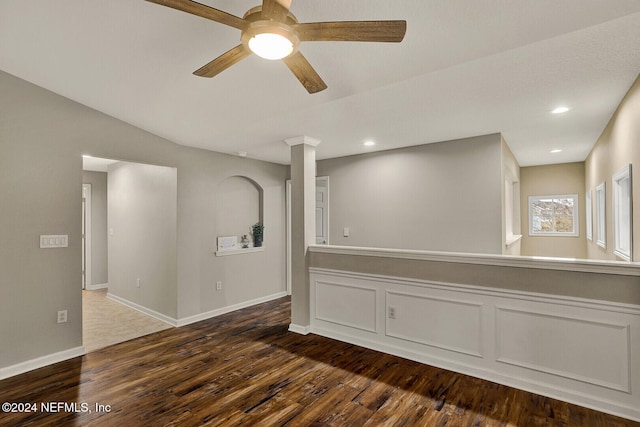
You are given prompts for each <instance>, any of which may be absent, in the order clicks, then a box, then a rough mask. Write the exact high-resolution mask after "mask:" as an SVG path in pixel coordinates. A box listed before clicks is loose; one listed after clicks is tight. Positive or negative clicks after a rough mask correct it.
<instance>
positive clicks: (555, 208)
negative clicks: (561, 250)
mask: <svg viewBox="0 0 640 427" xmlns="http://www.w3.org/2000/svg"><path fill="white" fill-rule="evenodd" d="M529 235H530V236H577V235H578V195H577V194H571V195H564V196H530V197H529Z"/></svg>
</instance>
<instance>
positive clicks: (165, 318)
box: [107, 293, 178, 326]
mask: <svg viewBox="0 0 640 427" xmlns="http://www.w3.org/2000/svg"><path fill="white" fill-rule="evenodd" d="M107 298H109V299H110V300H112V301H115V302H119V303H120V304H122V305H126V306H127V307H129V308H132V309H134V310H137V311H139V312H140V313H144V314H146V315H147V316H151V317H153V318H155V319H158V320H160V321H162V322H164V323H167V324H169V325H171V326H178V321H177V320H176V319H174V318H173V317H171V316H167V315H166V314H162V313H160V312H157V311H155V310H152V309H150V308H147V307H144V306H142V305H139V304H136V303H135V302H131V301H129V300H128V299H126V298H122V297H119V296H117V295H114V294H112V293H107Z"/></svg>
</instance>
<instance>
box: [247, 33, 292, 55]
mask: <svg viewBox="0 0 640 427" xmlns="http://www.w3.org/2000/svg"><path fill="white" fill-rule="evenodd" d="M248 43H249V49H251V51H252V52H253V53H255V54H256V55H258V56H259V57H260V58H264V59H271V60H276V59H282V58H286V57H287V56H289V55H291V52H293V43H291V40H289V39H288V38H286V37H284V36H281V35H280V34H273V33H262V34H256V35H255V36H253V37H251V38H250V39H249V42H248Z"/></svg>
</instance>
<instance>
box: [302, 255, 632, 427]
mask: <svg viewBox="0 0 640 427" xmlns="http://www.w3.org/2000/svg"><path fill="white" fill-rule="evenodd" d="M489 267H490V266H489ZM309 273H310V275H309V279H310V282H309V283H310V286H311V293H310V298H311V301H310V307H311V326H310V332H312V333H315V334H318V335H323V336H326V337H329V338H334V339H338V340H341V341H346V342H350V343H353V344H357V345H361V346H364V347H368V348H371V349H374V350H379V351H383V352H386V353H390V354H395V355H397V356H401V357H405V358H408V359H412V360H416V361H418V362H422V363H428V364H430V365H433V366H438V367H441V368H444V369H449V370H453V371H457V372H461V373H464V374H468V375H472V376H476V377H479V378H484V379H487V380H490V381H494V382H497V383H501V384H505V385H508V386H512V387H517V388H520V389H523V390H527V391H531V392H533V393H538V394H542V395H545V396H549V397H553V398H556V399H560V400H564V401H566V402H570V403H575V404H578V405H582V406H586V407H590V408H594V409H597V410H600V411H604V412H608V413H611V414H614V415H619V416H623V417H626V418H629V419H632V420H636V421H640V307H639V306H637V305H630V304H620V303H613V302H607V301H598V300H590V299H584V298H575V297H568V296H559V295H548V294H539V293H528V292H522V291H515V290H510V289H503V288H497V287H496V288H489V287H486V286H473V285H469V284H456V283H443V282H433V281H425V280H418V279H409V278H398V277H390V276H384V275H379V274H368V273H359V272H349V271H340V270H329V269H322V268H310V269H309ZM571 274H573V273H571ZM576 274H580V273H579V272H576ZM602 274H603V275H606V273H602ZM558 277H560V278H562V279H560V278H559V279H558V280H563V279H564V278H566V272H564V273H563V274H559V276H558ZM605 279H606V278H602V277H600V278H598V279H597V280H602V283H603V285H605V286H606V280H605ZM390 309H392V310H391V311H390Z"/></svg>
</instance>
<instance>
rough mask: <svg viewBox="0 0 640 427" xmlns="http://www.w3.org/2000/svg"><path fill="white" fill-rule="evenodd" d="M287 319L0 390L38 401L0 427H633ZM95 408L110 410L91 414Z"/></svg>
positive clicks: (263, 314) (228, 325) (135, 344)
mask: <svg viewBox="0 0 640 427" xmlns="http://www.w3.org/2000/svg"><path fill="white" fill-rule="evenodd" d="M289 314H290V300H289V299H288V298H282V299H279V300H276V301H272V302H268V303H265V304H260V305H257V306H254V307H250V308H247V309H243V310H239V311H236V312H234V313H230V314H227V315H223V316H219V317H217V318H214V319H210V320H207V321H203V322H199V323H196V324H193V325H189V326H185V327H182V328H175V329H169V330H165V331H161V332H158V333H155V334H152V335H147V336H144V337H141V338H137V339H135V340H131V341H128V342H124V343H121V344H116V345H113V346H111V347H107V348H104V349H101V350H98V351H96V352H93V353H90V354H87V355H86V356H83V357H79V358H75V359H72V360H69V361H66V362H62V363H58V364H56V365H52V366H48V367H45V368H42V369H38V370H35V371H32V372H28V373H26V374H22V375H19V376H16V377H13V378H9V379H6V380H4V381H0V403H1V402H14V403H18V402H22V403H29V404H34V403H35V404H36V406H37V409H38V410H37V412H31V413H27V412H22V413H5V412H0V425H1V426H44V425H46V426H49V425H54V426H136V427H137V426H181V427H182V426H203V425H206V426H236V425H237V426H281V425H286V426H444V425H447V426H507V425H508V426H639V425H640V423H634V422H632V421H629V420H625V419H622V418H618V417H614V416H610V415H607V414H603V413H600V412H597V411H593V410H589V409H585V408H582V407H579V406H575V405H571V404H568V403H564V402H561V401H557V400H554V399H550V398H546V397H542V396H539V395H535V394H532V393H527V392H524V391H520V390H517V389H514V388H510V387H506V386H502V385H498V384H495V383H492V382H488V381H483V380H479V379H477V378H473V377H469V376H466V375H461V374H456V373H453V372H450V371H445V370H442V369H437V368H434V367H430V366H427V365H422V364H419V363H416V362H412V361H409V360H405V359H402V358H399V357H394V356H390V355H387V354H383V353H379V352H376V351H372V350H367V349H364V348H361V347H358V346H354V345H350V344H346V343H342V342H338V341H333V340H330V339H326V338H323V337H318V336H315V335H308V336H301V335H297V334H294V333H290V332H288V331H287V328H288V324H289V319H290V317H289ZM49 402H63V405H64V403H66V404H67V405H69V404H72V403H76V404H77V405H78V407H77V412H75V411H74V410H75V409H76V408H73V407H67V408H64V406H62V407H61V408H59V407H57V406H54V408H53V409H57V410H58V412H53V411H52V410H51V409H52V408H51V407H49V408H46V407H45V408H44V409H45V410H42V405H43V404H47V403H49ZM83 404H85V405H87V406H82V405H83ZM96 404H100V405H109V408H106V407H102V408H98V410H96V406H95V405H96ZM60 409H61V410H60ZM84 409H87V411H84ZM107 409H108V410H107Z"/></svg>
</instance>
